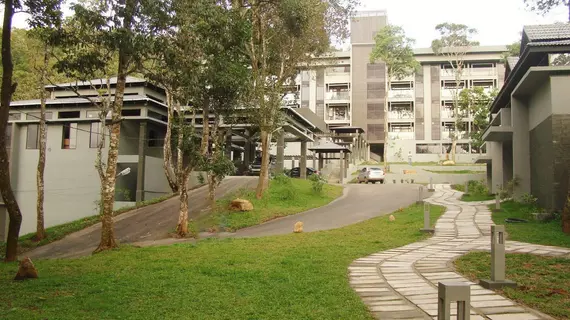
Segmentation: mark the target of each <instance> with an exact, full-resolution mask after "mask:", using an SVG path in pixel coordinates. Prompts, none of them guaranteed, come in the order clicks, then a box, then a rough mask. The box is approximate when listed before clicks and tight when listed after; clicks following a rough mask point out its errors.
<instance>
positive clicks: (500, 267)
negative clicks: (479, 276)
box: [479, 226, 517, 289]
mask: <svg viewBox="0 0 570 320" xmlns="http://www.w3.org/2000/svg"><path fill="white" fill-rule="evenodd" d="M505 265H506V264H505V226H491V279H490V280H479V284H480V285H481V286H482V287H484V288H486V289H499V288H502V287H516V286H517V284H516V283H515V282H513V281H510V280H506V279H505Z"/></svg>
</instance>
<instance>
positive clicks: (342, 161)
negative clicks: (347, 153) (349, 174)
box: [339, 151, 345, 184]
mask: <svg viewBox="0 0 570 320" xmlns="http://www.w3.org/2000/svg"><path fill="white" fill-rule="evenodd" d="M339 158H340V160H339V161H340V172H339V176H340V183H341V184H343V183H344V170H345V165H344V164H345V161H344V152H342V151H341V152H340V157H339Z"/></svg>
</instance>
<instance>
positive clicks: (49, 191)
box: [0, 77, 326, 240]
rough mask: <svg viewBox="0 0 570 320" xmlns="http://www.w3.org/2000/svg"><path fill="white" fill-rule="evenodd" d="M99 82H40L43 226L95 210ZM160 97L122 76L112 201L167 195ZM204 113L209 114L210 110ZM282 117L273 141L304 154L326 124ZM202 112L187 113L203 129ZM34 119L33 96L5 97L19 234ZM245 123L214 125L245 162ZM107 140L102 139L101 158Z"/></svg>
mask: <svg viewBox="0 0 570 320" xmlns="http://www.w3.org/2000/svg"><path fill="white" fill-rule="evenodd" d="M105 87H106V81H105V80H101V79H99V80H92V81H89V82H79V83H66V84H59V85H57V86H47V87H46V89H47V90H48V91H49V92H50V97H49V99H47V102H46V110H47V111H46V119H47V139H46V144H47V148H46V170H45V175H44V177H45V201H44V210H45V225H46V227H50V226H54V225H58V224H62V223H66V222H69V221H73V220H77V219H81V218H83V217H86V216H92V215H94V214H97V204H96V202H97V201H98V200H99V198H100V180H99V175H98V173H97V170H96V168H95V160H96V155H97V146H98V144H99V141H101V139H102V137H103V135H108V131H107V130H104V128H102V127H101V122H100V121H99V109H98V108H97V106H96V105H94V103H95V104H96V103H99V97H98V91H97V90H99V89H101V88H105ZM115 87H116V78H112V79H111V92H110V94H111V99H114V93H115ZM165 100H166V97H165V91H164V89H162V88H160V87H158V86H155V85H153V84H152V83H150V82H148V81H146V80H144V79H138V78H133V77H128V78H127V88H126V89H125V97H124V106H123V110H122V113H121V118H122V119H121V135H120V142H119V157H118V163H117V172H120V171H122V170H124V169H126V168H130V174H128V175H126V176H120V177H118V178H117V181H116V184H115V188H116V190H117V192H116V195H115V197H116V202H115V205H116V207H120V206H125V205H134V204H135V202H140V201H144V200H150V199H152V198H157V197H160V196H163V195H166V194H169V193H171V190H170V187H169V185H168V182H167V180H166V177H165V174H164V170H163V146H164V136H165V134H166V125H167V106H166V104H165ZM209 117H210V118H213V114H211V115H209ZM283 117H284V119H285V122H284V123H283V125H282V130H281V132H283V134H281V135H280V138H279V139H278V144H279V143H281V145H283V144H284V143H285V142H291V143H294V144H298V145H300V147H299V150H300V153H301V154H302V155H304V157H305V158H306V157H307V147H308V144H309V143H311V142H313V141H314V140H315V138H314V136H315V132H322V131H323V130H326V125H325V124H324V122H323V121H322V120H320V119H318V118H316V115H314V114H313V113H312V112H311V111H310V110H309V109H302V110H301V109H298V108H291V107H288V106H284V107H283ZM205 118H206V117H205V116H204V115H203V114H199V115H198V116H197V118H196V119H194V122H195V127H196V128H197V129H198V130H201V128H202V127H203V123H204V119H205ZM311 119H312V120H313V121H311ZM39 120H40V100H27V101H13V102H12V103H11V105H10V117H9V124H8V128H7V132H6V135H7V142H8V143H7V144H8V146H7V147H8V153H9V162H10V177H11V183H12V189H13V190H14V192H15V195H16V199H17V201H18V204H19V205H20V209H21V211H22V213H23V223H22V227H21V234H26V233H29V232H33V231H34V230H35V226H36V222H35V221H36V220H35V219H36V199H37V183H36V172H37V163H38V157H39V150H38V149H39ZM188 121H190V119H188ZM250 128H251V126H250V125H248V124H247V123H243V124H231V125H227V124H222V125H221V128H220V129H221V130H224V133H225V134H226V137H227V140H226V143H225V145H224V148H225V150H226V152H227V154H228V157H231V158H232V159H234V158H235V159H239V158H241V159H243V160H244V162H245V164H246V166H247V164H249V162H250V161H252V160H253V157H254V151H255V148H256V144H257V140H258V139H259V137H255V132H253V131H252V130H250ZM108 142H109V139H106V143H107V145H106V146H105V149H104V150H103V155H104V158H105V157H106V155H107V151H108ZM103 160H105V159H103ZM277 161H278V162H280V163H278V165H283V154H282V152H277ZM304 163H306V161H305V162H304ZM198 174H199V173H198V172H194V174H193V176H192V179H191V181H190V184H192V185H195V184H197V183H198V180H199V179H198V177H197V176H198ZM3 207H4V206H3V204H2V203H1V201H0V240H4V239H5V236H6V229H7V225H8V224H7V221H8V216H7V214H6V211H5V210H4V208H3Z"/></svg>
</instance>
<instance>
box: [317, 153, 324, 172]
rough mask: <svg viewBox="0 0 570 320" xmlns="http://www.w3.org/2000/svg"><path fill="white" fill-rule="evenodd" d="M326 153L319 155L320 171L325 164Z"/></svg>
mask: <svg viewBox="0 0 570 320" xmlns="http://www.w3.org/2000/svg"><path fill="white" fill-rule="evenodd" d="M324 155H325V153H318V156H319V171H321V170H323V165H324V159H323V156H324Z"/></svg>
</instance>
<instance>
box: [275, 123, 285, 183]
mask: <svg viewBox="0 0 570 320" xmlns="http://www.w3.org/2000/svg"><path fill="white" fill-rule="evenodd" d="M283 169H285V132H280V133H279V134H278V135H277V159H275V172H278V173H282V172H283Z"/></svg>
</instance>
